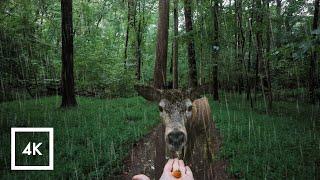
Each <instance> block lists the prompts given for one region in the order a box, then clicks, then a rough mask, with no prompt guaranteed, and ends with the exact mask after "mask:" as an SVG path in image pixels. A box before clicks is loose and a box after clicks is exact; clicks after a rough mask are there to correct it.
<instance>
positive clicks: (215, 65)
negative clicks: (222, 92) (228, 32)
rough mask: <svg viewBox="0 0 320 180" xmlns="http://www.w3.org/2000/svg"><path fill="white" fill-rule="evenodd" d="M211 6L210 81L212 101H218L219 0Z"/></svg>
mask: <svg viewBox="0 0 320 180" xmlns="http://www.w3.org/2000/svg"><path fill="white" fill-rule="evenodd" d="M211 6H212V20H213V23H212V24H213V28H212V29H213V32H212V34H213V39H212V49H211V57H212V64H213V66H212V80H213V88H212V90H213V92H212V93H213V99H214V100H219V82H218V61H219V51H220V42H219V19H218V15H219V0H213V5H211Z"/></svg>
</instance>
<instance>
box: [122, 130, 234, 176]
mask: <svg viewBox="0 0 320 180" xmlns="http://www.w3.org/2000/svg"><path fill="white" fill-rule="evenodd" d="M212 130H213V132H214V136H213V137H214V138H213V150H214V152H215V155H218V153H219V150H220V146H221V137H220V135H219V132H218V130H217V129H216V128H215V127H214V129H212ZM162 131H163V127H162V125H158V126H157V127H155V128H154V129H153V130H152V131H151V133H149V134H148V135H147V136H145V137H144V138H143V139H141V140H140V141H138V142H137V143H136V144H135V146H134V147H133V149H132V150H131V152H130V154H129V156H128V157H127V158H126V159H125V160H124V164H125V168H124V169H125V172H124V174H123V178H124V179H128V180H130V179H131V178H132V177H133V176H134V175H137V174H145V175H147V176H148V177H150V178H151V179H157V178H156V177H158V176H160V175H161V173H162V168H163V163H164V162H165V161H166V160H165V159H164V158H165V156H162V157H159V156H157V154H158V153H157V151H161V152H160V153H159V154H162V155H164V154H165V152H164V150H165V144H164V142H163V141H161V140H160V139H161V138H163V136H162V135H163V133H162ZM159 142H160V143H162V144H160V146H159ZM200 154H204V148H203V146H201V145H196V146H195V150H194V153H193V154H192V159H191V162H189V163H188V164H187V165H188V166H190V167H191V169H192V172H193V175H194V178H195V179H202V180H206V179H208V180H213V179H230V178H228V175H227V173H226V168H227V161H226V160H223V159H218V158H215V159H214V161H213V162H212V163H210V162H208V159H207V158H204V157H203V156H200ZM157 165H158V166H159V167H160V168H157Z"/></svg>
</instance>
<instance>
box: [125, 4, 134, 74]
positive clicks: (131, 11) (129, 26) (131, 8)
mask: <svg viewBox="0 0 320 180" xmlns="http://www.w3.org/2000/svg"><path fill="white" fill-rule="evenodd" d="M127 20H128V22H127V30H126V39H125V47H124V68H125V69H127V64H128V46H129V37H130V31H131V30H132V29H134V27H135V0H128V19H127Z"/></svg>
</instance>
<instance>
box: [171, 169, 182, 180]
mask: <svg viewBox="0 0 320 180" xmlns="http://www.w3.org/2000/svg"><path fill="white" fill-rule="evenodd" d="M171 174H172V176H173V177H175V178H180V177H181V171H180V170H175V171H172V173H171Z"/></svg>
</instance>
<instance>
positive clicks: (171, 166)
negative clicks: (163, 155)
mask: <svg viewBox="0 0 320 180" xmlns="http://www.w3.org/2000/svg"><path fill="white" fill-rule="evenodd" d="M173 171H180V172H181V177H180V178H175V177H174V176H173V175H172V172H173ZM177 179H179V180H194V178H193V174H192V171H191V169H190V168H189V167H188V166H185V165H184V162H183V161H182V160H179V159H169V160H168V162H167V164H166V165H165V166H164V168H163V173H162V175H161V177H160V180H177ZM132 180H150V178H149V177H147V176H146V175H144V174H139V175H135V176H134V177H133V178H132Z"/></svg>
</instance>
